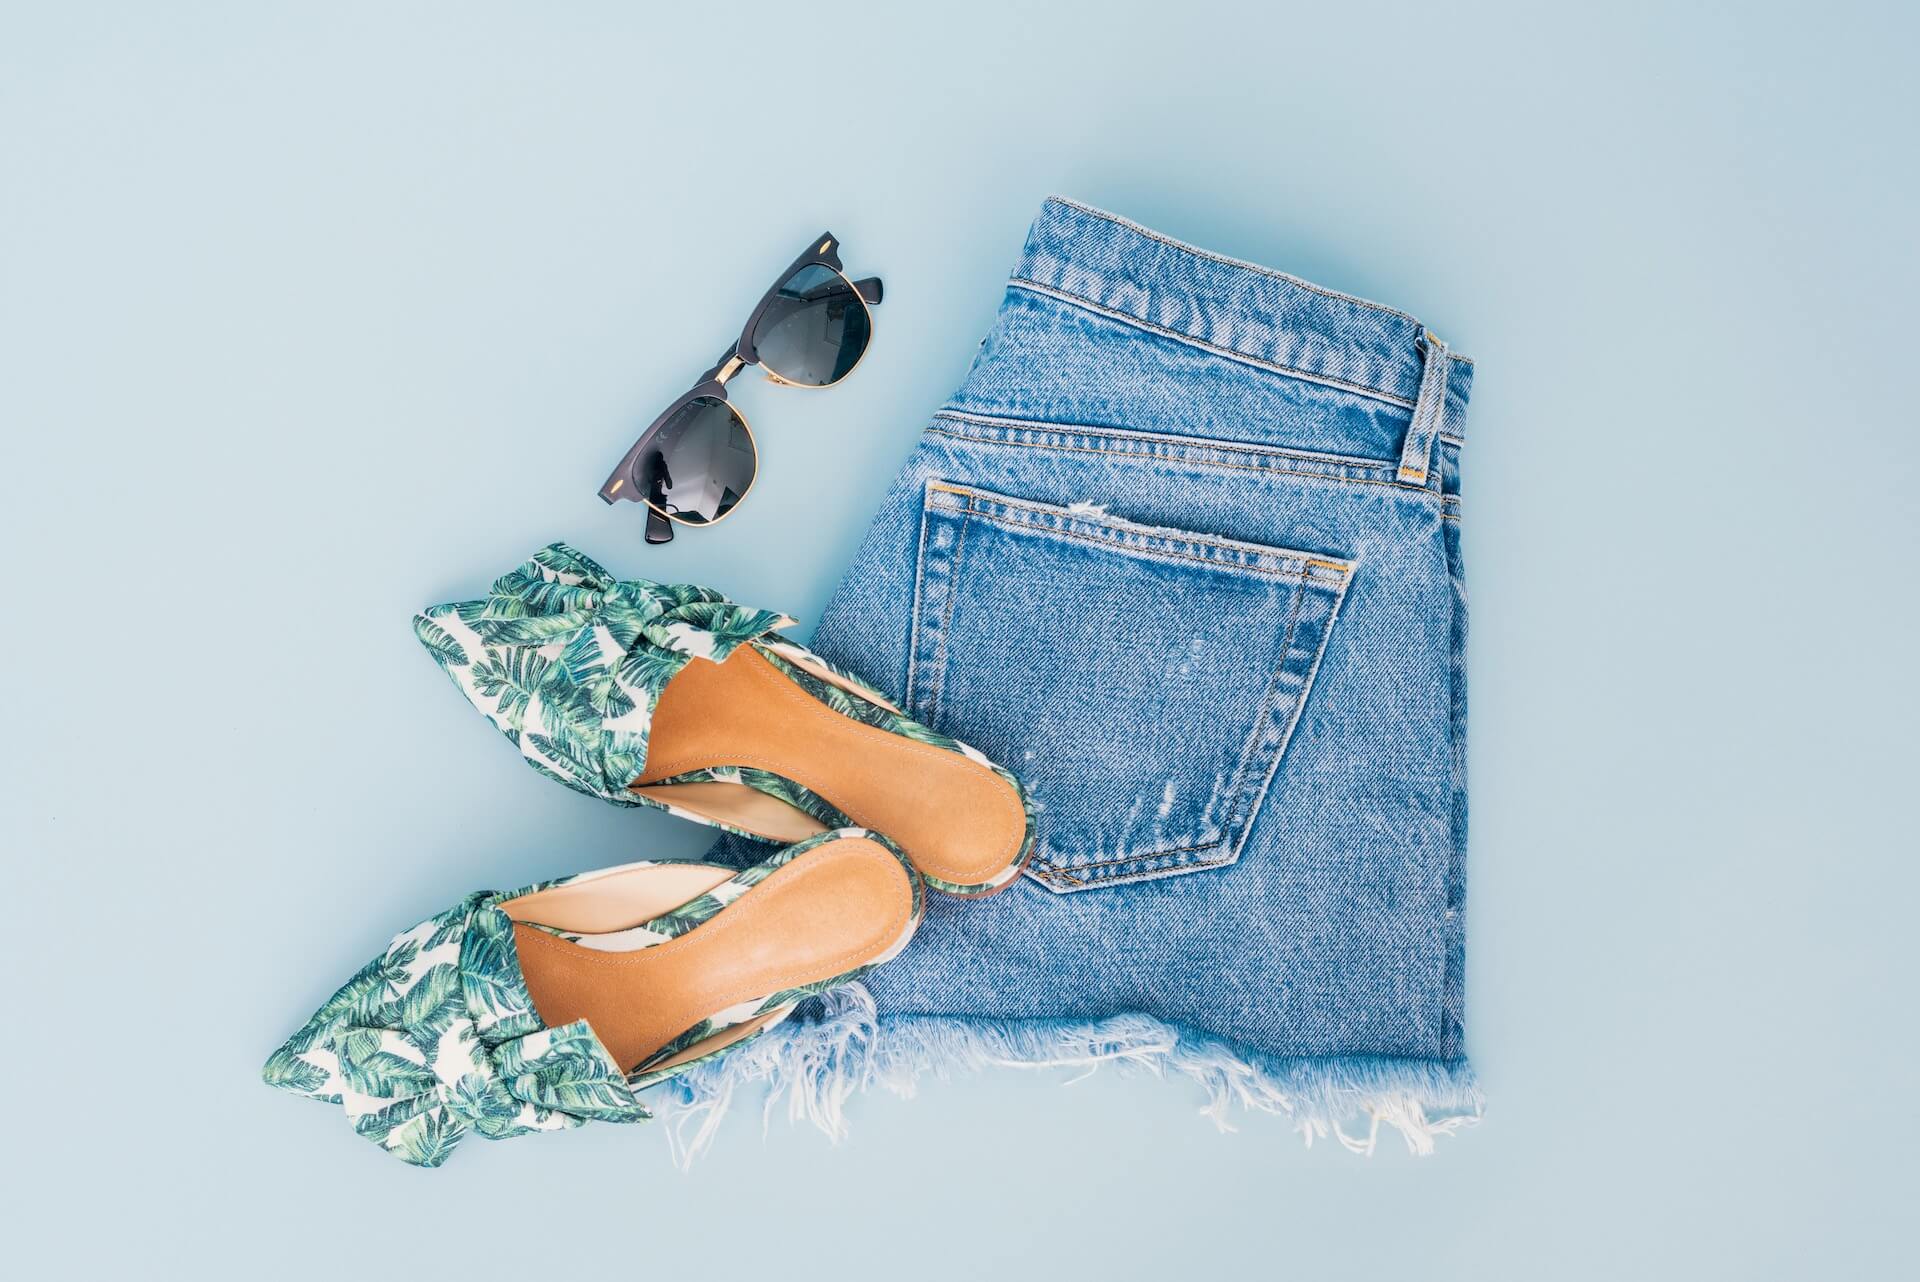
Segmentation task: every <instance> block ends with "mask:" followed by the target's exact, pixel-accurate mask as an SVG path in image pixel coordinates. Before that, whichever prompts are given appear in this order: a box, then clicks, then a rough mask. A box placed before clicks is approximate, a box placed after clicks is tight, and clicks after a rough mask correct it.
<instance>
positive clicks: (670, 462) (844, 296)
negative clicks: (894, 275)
mask: <svg viewBox="0 0 1920 1282" xmlns="http://www.w3.org/2000/svg"><path fill="white" fill-rule="evenodd" d="M880 292H881V291H880V278H879V277H877V276H869V277H867V278H866V279H865V280H848V279H847V276H846V273H845V272H843V271H842V270H841V269H840V253H839V242H838V241H837V240H835V239H834V238H833V234H832V233H831V232H823V233H821V234H820V235H818V236H816V237H814V240H813V245H812V246H811V247H810V248H809V249H808V250H807V251H806V252H805V253H803V254H801V255H800V257H798V258H796V259H794V260H793V266H791V267H789V268H787V270H786V271H784V272H782V273H781V274H780V279H779V280H778V281H777V282H776V283H775V284H774V286H773V288H772V289H769V290H768V291H767V292H766V294H765V295H764V296H763V297H762V298H761V299H760V303H759V305H758V306H757V307H755V308H754V309H753V314H752V315H750V316H748V317H747V324H746V328H745V329H742V330H741V331H740V341H739V342H737V343H735V344H734V345H733V346H732V347H729V348H728V349H727V350H726V352H725V353H723V354H722V355H721V357H720V360H719V363H718V364H716V365H715V366H714V367H713V368H712V369H710V370H708V371H707V372H706V373H705V374H702V375H701V376H700V381H699V382H697V383H695V384H694V386H693V390H692V391H690V392H688V393H687V394H686V395H684V396H682V397H681V398H680V399H679V400H677V401H675V402H674V403H673V404H671V405H669V406H667V408H666V412H665V413H663V414H661V415H660V417H659V418H656V419H654V420H653V422H652V424H651V425H650V426H648V428H647V430H646V431H644V432H642V433H640V439H639V440H637V441H635V442H634V443H633V448H632V449H629V450H628V451H627V453H626V456H625V457H624V458H622V459H621V460H620V466H618V467H616V468H614V469H613V474H612V475H611V476H609V477H608V478H607V480H606V483H605V484H604V485H602V486H601V487H600V497H601V498H602V499H603V500H605V501H606V502H608V503H614V502H617V501H619V500H621V499H630V500H632V501H633V502H636V503H645V504H646V505H647V542H649V543H671V542H672V541H673V523H674V522H675V521H678V522H680V523H681V524H683V525H711V524H712V523H713V522H715V521H718V520H719V519H720V518H721V517H723V516H725V515H726V514H727V513H729V512H731V511H733V509H734V508H735V507H737V506H739V503H740V500H741V499H744V498H745V497H747V491H748V490H750V489H752V488H753V478H754V474H755V473H756V472H758V471H759V467H760V455H759V451H758V450H757V449H756V448H755V447H754V444H753V432H752V430H751V429H750V428H748V427H747V420H746V418H745V416H744V415H742V414H741V413H740V411H739V410H737V409H735V408H734V407H733V406H732V405H731V404H729V403H728V401H727V381H728V380H729V379H731V378H732V377H733V376H734V375H735V374H738V373H739V372H740V371H741V370H743V369H745V368H746V367H747V366H749V365H758V366H760V368H761V369H763V370H765V371H766V373H767V377H768V378H770V379H772V380H773V381H774V382H776V383H781V384H784V385H786V386H788V387H830V386H832V385H833V384H835V383H838V382H839V381H840V380H841V379H843V378H845V377H846V376H847V375H849V374H851V373H852V372H853V367H854V366H856V365H858V364H859V363H860V358H861V357H862V356H864V355H866V351H867V342H868V340H869V339H871V338H872V337H873V313H872V312H870V311H869V310H868V307H869V306H870V305H872V304H875V303H878V302H879V301H880Z"/></svg>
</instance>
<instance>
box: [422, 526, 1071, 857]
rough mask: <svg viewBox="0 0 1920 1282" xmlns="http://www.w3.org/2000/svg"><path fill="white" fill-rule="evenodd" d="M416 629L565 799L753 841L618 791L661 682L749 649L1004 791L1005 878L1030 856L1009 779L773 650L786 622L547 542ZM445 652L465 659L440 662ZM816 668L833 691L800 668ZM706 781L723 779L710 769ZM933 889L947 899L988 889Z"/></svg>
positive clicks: (640, 765)
mask: <svg viewBox="0 0 1920 1282" xmlns="http://www.w3.org/2000/svg"><path fill="white" fill-rule="evenodd" d="M421 619H422V620H423V621H424V622H426V623H429V624H431V625H432V626H433V627H434V628H435V629H436V631H437V633H438V634H440V635H444V636H445V637H446V638H447V639H448V640H449V641H450V642H451V643H452V646H451V648H450V647H447V646H442V645H437V644H435V643H434V642H433V641H432V640H431V638H433V637H434V636H435V635H436V633H433V632H427V631H425V630H423V629H420V628H418V627H416V630H417V631H419V632H420V635H421V639H422V643H423V644H425V645H426V647H427V650H428V652H429V653H431V654H432V655H433V657H434V661H435V662H436V663H438V664H439V665H440V667H441V668H442V669H443V670H444V671H445V672H446V673H447V675H448V676H449V677H451V678H452V679H453V681H454V683H455V685H457V686H458V687H459V688H460V690H461V692H462V693H463V694H465V695H466V696H467V698H468V699H469V700H470V701H471V702H472V703H473V704H474V706H475V707H477V708H479V709H480V710H481V711H482V712H483V713H485V714H486V715H487V716H488V717H489V718H491V719H492V720H493V722H494V723H495V724H496V725H498V726H499V727H500V728H501V730H502V731H504V732H505V733H506V735H507V737H508V738H509V739H510V740H511V741H512V742H513V743H514V744H515V745H516V746H517V747H518V748H519V749H520V752H521V755H522V756H524V757H525V758H526V760H527V763H528V764H529V765H531V766H532V767H533V768H534V769H535V770H537V771H539V772H540V773H541V774H544V775H547V776H548V777H550V778H552V779H555V780H557V781H558V782H560V783H563V784H565V785H566V786H567V787H569V788H572V789H574V790H576V791H579V792H585V793H587V794H589V795H590V796H595V797H598V798H600V799H601V800H603V801H607V802H611V803H613V804H614V805H620V806H634V805H647V806H655V807H658V808H660V809H663V810H666V811H668V812H670V813H672V814H677V815H680V816H681V817H682V818H686V819H692V820H694V821H696V822H699V823H706V824H711V825H712V826H714V827H717V828H721V829H724V830H726V831H729V832H735V833H739V834H741V835H742V836H746V837H754V838H756V839H760V840H764V838H762V837H760V835H759V834H757V833H752V832H748V831H746V830H744V829H742V828H740V827H738V826H736V825H733V824H728V823H724V822H720V821H716V820H714V819H711V818H709V817H707V816H705V815H701V814H697V813H693V812H689V811H687V810H684V809H681V808H678V807H675V806H673V805H672V804H670V803H667V802H663V801H661V800H659V799H657V798H655V797H650V796H648V797H642V796H638V795H636V794H635V793H633V792H631V791H630V790H629V785H630V784H632V783H633V781H634V780H635V779H637V778H639V777H641V775H642V774H643V772H644V771H645V768H646V760H647V735H648V731H649V729H650V724H651V721H652V716H653V710H654V708H655V707H656V706H657V705H658V703H659V700H660V695H661V693H662V692H663V691H664V690H665V689H666V688H667V685H668V683H669V682H671V681H672V680H673V679H674V677H676V676H678V675H679V673H680V670H681V668H683V667H685V666H686V664H687V663H688V662H689V661H690V660H692V659H694V658H706V659H712V660H713V661H715V662H722V661H724V660H725V659H726V658H727V656H728V655H730V654H732V653H733V652H734V651H735V650H737V649H738V648H740V647H741V646H743V645H751V646H754V647H755V648H756V649H757V650H759V652H760V653H761V654H762V655H763V656H764V657H766V658H767V659H768V661H770V662H771V663H773V664H774V666H775V667H776V668H778V669H779V671H780V672H782V673H783V674H784V675H785V676H786V677H787V678H788V679H789V680H791V681H793V682H794V683H795V684H796V685H799V686H800V687H801V688H802V689H804V690H805V691H806V692H807V693H808V694H809V695H811V696H812V697H813V698H815V699H817V700H819V701H820V702H821V703H823V704H825V705H826V706H827V707H828V708H830V709H831V710H833V711H834V712H837V713H839V714H840V715H841V716H844V717H848V718H850V719H852V720H855V721H859V722H861V723H863V724H865V725H870V726H876V727H878V728H880V729H882V730H885V731H887V732H888V733H890V734H896V735H899V736H901V737H902V738H905V739H910V740H912V741H914V742H915V743H922V744H926V745H928V746H929V747H935V748H940V749H942V750H944V751H947V752H957V753H960V754H962V755H964V756H966V757H968V758H970V759H972V760H974V761H976V762H978V763H980V764H982V765H984V766H987V767H988V768H990V769H992V770H993V771H994V772H995V773H996V774H998V775H999V776H1000V777H1001V778H1003V779H1005V780H1006V781H1007V782H1008V783H1010V784H1012V786H1013V787H1014V789H1015V790H1016V792H1018V793H1019V795H1020V797H1021V800H1022V803H1023V804H1024V805H1027V832H1026V838H1025V843H1024V845H1023V847H1022V849H1021V851H1020V852H1019V856H1018V857H1017V858H1016V859H1015V860H1014V861H1013V863H1012V865H1011V866H1010V867H1009V868H1008V870H1007V872H1006V874H1005V877H1011V876H1013V875H1015V873H1016V871H1017V869H1018V868H1019V867H1020V866H1021V865H1022V864H1023V863H1024V862H1025V856H1026V853H1027V851H1028V850H1029V849H1031V847H1032V844H1033V833H1034V823H1033V811H1032V807H1031V805H1030V804H1029V803H1027V801H1026V794H1025V791H1024V790H1022V789H1021V788H1020V786H1019V783H1018V781H1017V780H1015V779H1014V778H1013V776H1012V775H1010V774H1008V773H1007V772H1006V771H1005V770H1003V769H1001V768H1000V767H999V766H996V765H994V764H993V763H992V762H991V761H988V760H987V758H986V757H984V756H982V755H981V754H980V753H978V752H976V751H974V750H973V749H972V748H969V747H968V746H966V745H965V744H963V743H960V742H959V741H958V740H956V739H953V738H951V737H949V736H947V735H944V734H941V733H940V732H938V731H936V730H934V729H932V728H931V727H929V726H925V725H922V724H921V723H920V722H918V721H915V720H913V719H912V718H911V717H908V716H906V715H904V714H903V713H901V712H898V711H896V710H895V709H894V708H892V707H890V706H888V705H887V704H886V702H885V701H884V700H883V699H882V698H881V696H880V695H878V694H877V693H874V692H873V688H872V687H871V686H870V685H869V684H868V683H866V682H864V681H861V680H860V679H859V678H858V677H856V676H853V675H851V674H848V673H843V672H840V671H839V670H838V669H836V668H833V667H832V666H831V665H829V664H827V663H826V662H825V661H824V660H822V659H821V658H820V657H819V656H818V655H816V654H813V653H812V652H811V651H808V650H806V649H805V648H804V647H802V646H799V645H796V644H794V643H793V642H790V641H785V640H774V639H772V634H773V633H774V632H776V631H778V630H779V629H781V628H784V627H787V626H789V625H790V624H791V623H792V622H793V620H791V619H789V618H788V617H787V616H785V615H781V614H776V613H774V612H772V611H770V610H756V609H752V608H750V607H747V606H741V605H736V604H735V603H733V602H731V601H728V600H727V599H726V598H725V597H723V596H721V595H720V594H719V593H717V592H713V591H711V590H709V589H707V588H702V587H696V586H693V585H691V584H684V583H655V582H651V581H649V580H645V579H636V580H619V579H615V578H614V577H613V576H612V575H610V574H609V573H608V572H607V571H606V569H605V568H604V567H602V566H601V565H600V564H599V563H597V562H595V561H593V560H592V559H590V558H588V557H586V556H584V555H582V554H581V553H579V552H577V551H575V550H574V549H573V548H570V547H568V546H566V545H565V544H562V543H555V544H552V545H550V546H548V547H545V548H542V549H541V550H540V551H538V552H536V553H534V554H533V556H532V557H530V558H529V559H528V560H527V561H526V562H525V563H523V564H522V565H520V566H519V567H518V568H516V569H514V570H512V571H510V572H508V573H507V574H504V575H502V576H501V577H500V578H499V579H497V580H495V581H494V584H493V588H492V591H491V592H490V594H489V595H488V596H487V597H486V598H485V599H484V600H478V601H462V602H455V603H453V604H449V605H440V606H435V607H433V608H432V609H429V610H427V611H426V612H425V613H424V614H423V615H422V616H421ZM456 651H457V652H458V653H459V654H462V655H465V656H467V661H466V662H462V661H460V660H459V659H458V658H452V657H449V656H451V655H453V654H454V653H455V652H456ZM794 656H799V657H802V658H804V660H805V661H806V664H807V667H802V666H800V665H799V664H798V663H796V662H794V661H793V657H794ZM816 665H817V666H818V668H820V669H821V670H823V671H825V672H828V673H831V674H833V676H834V677H835V678H837V680H830V679H827V678H825V677H822V676H818V675H816V674H815V673H814V672H812V671H809V670H808V668H811V667H814V666H816ZM707 777H710V778H715V779H718V778H722V777H724V776H723V775H721V774H720V773H719V772H718V771H716V772H715V773H714V774H712V775H710V776H707ZM735 778H737V780H738V781H739V782H742V783H745V784H746V785H747V786H749V787H752V788H757V789H759V790H760V791H762V792H765V793H767V794H768V795H770V796H776V797H779V798H780V799H781V800H783V801H787V802H788V803H789V804H791V805H794V806H795V807H797V808H798V809H800V810H802V811H804V812H805V813H807V814H809V815H812V816H813V817H814V818H816V819H818V820H819V821H820V822H821V823H823V824H827V825H829V826H838V825H842V824H846V823H848V822H849V820H848V817H847V816H846V815H845V814H844V813H842V812H841V811H840V810H838V809H837V808H836V807H834V806H832V805H831V804H830V803H828V802H827V801H826V800H825V799H824V798H821V797H819V796H817V795H815V794H813V793H811V792H809V791H808V790H806V789H804V788H800V787H799V786H798V785H797V784H794V783H792V781H790V780H786V779H782V778H780V777H779V776H776V775H770V774H768V773H767V772H765V771H760V770H755V769H753V768H751V767H747V766H745V765H742V766H740V767H738V768H737V774H736V776H735ZM679 781H683V782H691V781H697V777H696V776H692V775H690V776H683V777H682V779H681V780H679ZM1003 879H1004V878H1003ZM934 884H935V885H936V886H938V887H940V888H941V889H943V890H950V891H956V892H959V893H975V892H978V891H980V890H984V889H988V888H989V886H987V885H983V886H957V885H950V884H948V883H945V882H940V881H936V882H935V883H934ZM997 884H1000V883H999V882H998V881H996V882H993V883H989V885H997Z"/></svg>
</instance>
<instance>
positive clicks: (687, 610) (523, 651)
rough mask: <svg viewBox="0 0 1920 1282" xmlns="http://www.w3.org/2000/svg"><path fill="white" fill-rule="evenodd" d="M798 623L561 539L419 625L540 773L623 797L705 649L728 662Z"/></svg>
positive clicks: (437, 657)
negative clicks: (625, 572) (626, 572)
mask: <svg viewBox="0 0 1920 1282" xmlns="http://www.w3.org/2000/svg"><path fill="white" fill-rule="evenodd" d="M793 623H794V620H793V619H791V618H789V617H788V616H786V615H784V614H777V613H775V612H773V611H771V610H756V609H753V608H751V607H748V606H742V605H735V604H734V603H733V602H731V601H729V600H727V599H726V598H725V597H723V596H721V595H720V594H719V593H717V592H714V591H711V590H710V589H707V588H702V587H696V586H694V585H692V584H684V583H654V582H651V581H649V580H645V579H615V578H614V577H613V576H612V575H611V574H609V573H608V572H607V571H606V570H605V569H604V568H603V567H602V566H601V565H600V564H599V563H598V562H596V561H594V560H592V559H591V558H589V557H587V556H584V555H582V554H581V553H579V552H577V551H575V550H574V549H572V548H570V547H568V546H567V545H566V544H564V543H553V544H549V545H548V546H547V547H544V548H542V549H541V550H540V551H538V552H536V553H534V554H533V556H532V557H531V558H529V559H528V560H527V561H526V562H524V563H523V564H522V565H521V566H520V567H519V568H518V569H516V570H513V571H511V572H509V573H507V574H504V575H502V576H501V577H500V578H499V579H497V580H495V581H494V584H493V588H492V590H491V592H490V593H489V594H488V596H487V597H486V599H485V600H480V601H460V602H454V603H451V604H448V605H437V606H434V607H433V608H431V609H429V610H426V611H423V612H422V613H421V614H419V615H418V616H416V617H415V619H414V632H415V634H416V635H417V636H418V637H419V638H420V643H421V644H422V645H424V646H425V647H426V648H427V651H428V653H430V654H431V655H433V658H434V661H435V662H436V663H438V664H439V665H440V666H441V668H442V669H444V670H445V671H446V673H447V675H448V676H449V677H451V678H453V681H454V684H455V685H457V686H459V687H460V690H461V692H462V693H463V694H465V695H466V696H467V699H468V700H469V701H470V702H471V703H472V704H473V705H474V707H476V708H478V709H480V711H481V712H483V713H485V714H486V716H487V717H488V719H489V720H491V721H492V722H493V723H494V725H496V726H498V727H499V728H500V730H501V731H502V732H503V733H505V734H506V736H507V738H509V739H511V740H512V741H513V742H514V744H515V745H517V746H518V747H519V749H520V751H521V753H522V754H523V755H524V756H525V757H526V758H527V760H528V762H529V763H531V764H532V765H533V767H534V768H535V769H536V770H539V771H540V772H541V773H543V774H547V775H551V776H553V777H554V778H556V779H558V780H560V782H562V783H564V784H566V785H567V786H568V787H570V788H574V789H577V790H579V791H581V792H585V793H588V794H590V795H592V796H596V797H600V798H603V799H605V800H607V801H612V802H615V803H617V804H621V805H639V804H641V802H640V801H639V799H638V798H636V797H634V796H633V795H632V794H631V793H629V792H628V791H627V785H628V784H630V783H632V782H633V781H634V780H635V779H636V778H638V777H639V776H640V774H641V772H642V771H643V770H644V768H645V765H646V758H647V731H648V727H649V725H650V724H651V723H652V720H653V710H654V707H655V705H656V704H657V703H658V702H659V699H660V693H661V691H663V690H665V689H666V687H667V683H668V682H669V681H671V680H673V678H674V677H675V676H676V675H677V674H678V673H679V671H680V669H681V668H682V667H684V666H686V664H687V663H688V662H689V661H691V660H693V659H696V658H705V659H711V660H713V661H714V662H715V663H719V662H722V661H724V660H725V659H726V658H727V656H728V655H730V654H732V653H733V652H734V651H735V650H737V649H739V648H740V647H741V646H743V645H746V644H747V643H749V642H751V641H755V640H758V639H759V638H761V637H764V636H766V635H767V634H768V633H770V632H774V631H777V630H778V629H780V628H785V627H791V626H792V625H793Z"/></svg>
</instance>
